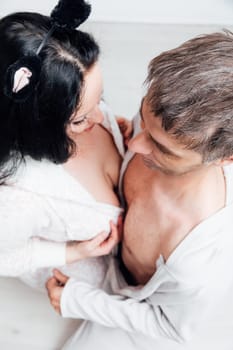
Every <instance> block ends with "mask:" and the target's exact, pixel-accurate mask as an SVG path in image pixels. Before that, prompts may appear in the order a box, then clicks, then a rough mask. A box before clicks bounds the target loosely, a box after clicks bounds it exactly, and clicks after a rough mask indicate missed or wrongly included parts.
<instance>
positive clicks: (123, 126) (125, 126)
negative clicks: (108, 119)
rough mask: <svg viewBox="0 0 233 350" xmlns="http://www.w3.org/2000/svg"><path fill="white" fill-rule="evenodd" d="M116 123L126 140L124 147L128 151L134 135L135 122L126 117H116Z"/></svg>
mask: <svg viewBox="0 0 233 350" xmlns="http://www.w3.org/2000/svg"><path fill="white" fill-rule="evenodd" d="M116 121H117V124H118V126H119V129H120V131H121V134H122V136H123V140H124V146H125V148H126V149H127V147H128V143H129V140H130V139H131V137H132V134H133V122H132V121H131V120H128V119H126V118H124V117H119V116H116Z"/></svg>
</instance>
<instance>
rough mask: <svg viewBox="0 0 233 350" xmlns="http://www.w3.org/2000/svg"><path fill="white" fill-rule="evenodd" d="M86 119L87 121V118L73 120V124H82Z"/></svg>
mask: <svg viewBox="0 0 233 350" xmlns="http://www.w3.org/2000/svg"><path fill="white" fill-rule="evenodd" d="M84 121H85V119H82V120H77V121H76V122H73V124H75V125H79V124H82V123H83V122H84Z"/></svg>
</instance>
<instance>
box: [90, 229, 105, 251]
mask: <svg viewBox="0 0 233 350" xmlns="http://www.w3.org/2000/svg"><path fill="white" fill-rule="evenodd" d="M108 236H109V233H108V232H106V231H103V232H100V233H99V234H98V235H97V236H96V237H94V238H93V239H92V240H91V241H90V245H91V248H92V249H94V248H96V247H98V246H99V245H101V243H103V242H104V241H105V240H106V238H107V237H108Z"/></svg>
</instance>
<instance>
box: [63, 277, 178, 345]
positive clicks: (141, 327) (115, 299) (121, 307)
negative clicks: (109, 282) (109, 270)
mask: <svg viewBox="0 0 233 350" xmlns="http://www.w3.org/2000/svg"><path fill="white" fill-rule="evenodd" d="M61 313H62V316H63V317H70V318H80V319H86V320H89V321H92V322H96V323H99V324H101V325H103V326H106V327H113V328H121V329H123V330H125V331H127V332H137V333H138V332H139V333H141V334H144V335H145V336H150V337H153V338H164V337H166V338H170V339H173V340H175V341H177V342H183V338H182V335H180V334H179V332H177V330H176V328H175V327H174V325H173V324H172V323H170V321H169V319H168V318H167V317H166V315H165V314H164V313H163V310H162V308H160V307H158V306H157V307H154V306H153V305H151V304H150V303H149V302H148V301H146V300H144V301H138V300H135V299H133V298H127V297H122V296H119V295H109V294H107V293H105V292H104V291H103V290H100V289H96V288H94V287H92V286H91V285H89V284H87V283H84V282H79V281H76V280H74V279H73V278H70V279H69V281H68V283H67V284H66V286H65V288H64V290H63V293H62V297H61Z"/></svg>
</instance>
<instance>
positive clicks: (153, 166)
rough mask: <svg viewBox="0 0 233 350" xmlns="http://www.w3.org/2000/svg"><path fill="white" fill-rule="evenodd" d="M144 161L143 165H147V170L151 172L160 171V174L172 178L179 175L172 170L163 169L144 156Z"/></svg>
mask: <svg viewBox="0 0 233 350" xmlns="http://www.w3.org/2000/svg"><path fill="white" fill-rule="evenodd" d="M142 159H143V163H144V164H145V166H146V167H147V168H149V169H150V170H153V171H159V172H160V173H162V174H164V175H170V176H175V175H179V174H177V173H175V172H173V171H171V170H168V169H165V168H162V167H161V166H159V165H157V164H155V163H154V162H153V161H152V160H151V159H148V158H146V157H144V156H142Z"/></svg>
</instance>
